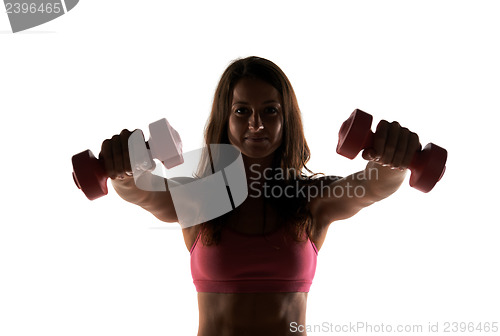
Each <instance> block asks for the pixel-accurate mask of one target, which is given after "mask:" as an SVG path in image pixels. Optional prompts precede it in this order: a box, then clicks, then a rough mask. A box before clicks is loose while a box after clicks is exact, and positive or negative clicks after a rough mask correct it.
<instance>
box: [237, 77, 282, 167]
mask: <svg viewBox="0 0 500 336" xmlns="http://www.w3.org/2000/svg"><path fill="white" fill-rule="evenodd" d="M230 108H231V113H230V116H229V127H228V137H229V141H230V142H231V144H232V145H233V146H235V147H237V148H238V149H239V150H240V151H241V152H242V153H243V154H244V155H246V156H248V157H251V158H254V159H263V158H268V157H270V156H272V155H273V153H274V151H275V150H276V149H277V148H278V147H279V146H280V144H281V139H282V134H283V111H282V101H281V98H280V94H279V92H278V90H276V89H275V88H274V87H273V86H271V85H270V84H268V83H266V82H264V81H262V80H260V79H249V78H243V79H241V80H239V81H238V82H237V83H236V85H235V87H234V90H233V100H232V102H231V106H230Z"/></svg>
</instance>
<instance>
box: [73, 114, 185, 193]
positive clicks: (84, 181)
mask: <svg viewBox="0 0 500 336" xmlns="http://www.w3.org/2000/svg"><path fill="white" fill-rule="evenodd" d="M149 132H150V138H149V141H148V142H147V143H146V145H145V146H146V147H147V148H148V149H150V150H149V151H148V150H146V155H147V156H148V158H147V159H146V161H149V162H144V164H143V165H144V166H147V165H149V168H153V167H154V161H153V158H156V159H158V160H160V161H162V162H163V164H164V166H165V167H167V168H172V167H174V166H177V165H179V164H181V163H183V162H184V159H183V157H182V142H181V139H180V137H179V134H178V133H177V131H176V130H175V129H174V128H173V127H172V126H170V124H169V123H168V121H167V119H165V118H164V119H160V120H158V121H156V122H154V123H151V124H150V125H149ZM129 150H130V148H129ZM143 156H144V155H143ZM71 161H72V163H73V180H74V181H75V184H76V186H77V187H78V188H79V189H81V190H82V191H83V193H84V194H85V196H87V198H88V199H89V200H94V199H96V198H99V197H102V196H104V195H107V194H108V187H107V180H108V175H107V174H106V171H105V169H104V166H103V164H102V163H101V161H100V160H99V159H97V158H96V157H95V156H94V155H93V154H92V152H91V151H90V150H88V149H87V150H85V151H83V152H81V153H78V154H76V155H73V157H72V158H71ZM143 168H144V169H147V167H143Z"/></svg>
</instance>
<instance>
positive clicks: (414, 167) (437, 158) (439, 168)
mask: <svg viewBox="0 0 500 336" xmlns="http://www.w3.org/2000/svg"><path fill="white" fill-rule="evenodd" d="M447 157H448V152H447V151H446V149H444V148H442V147H439V146H438V145H435V144H433V143H428V144H427V145H426V146H425V147H424V149H423V150H422V151H421V152H420V153H416V154H415V156H414V157H413V159H412V162H411V163H410V166H409V168H410V169H411V176H410V186H411V187H413V188H415V189H418V190H420V191H422V192H425V193H427V192H429V191H431V190H432V188H434V186H435V185H436V183H437V182H438V181H439V180H440V179H441V177H443V174H444V172H445V170H446V159H447Z"/></svg>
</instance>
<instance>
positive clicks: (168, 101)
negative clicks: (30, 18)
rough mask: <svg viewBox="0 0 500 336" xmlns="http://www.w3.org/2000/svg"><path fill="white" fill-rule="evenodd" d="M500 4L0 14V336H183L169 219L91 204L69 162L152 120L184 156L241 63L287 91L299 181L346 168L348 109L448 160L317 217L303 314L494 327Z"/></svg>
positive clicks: (137, 6)
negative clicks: (413, 180)
mask: <svg viewBox="0 0 500 336" xmlns="http://www.w3.org/2000/svg"><path fill="white" fill-rule="evenodd" d="M499 7H500V6H499V5H497V4H496V2H495V1H418V2H417V1H413V2H409V1H349V2H347V1H342V2H340V1H310V2H305V1H252V2H249V1H224V2H222V1H184V2H182V1H163V2H159V1H141V2H137V1H123V0H122V1H118V0H107V1H87V0H82V1H81V2H80V3H79V4H78V5H77V6H76V7H75V8H74V9H73V10H72V11H70V12H69V13H68V14H66V15H64V16H62V17H60V18H59V19H56V20H54V21H52V22H49V23H47V24H44V25H42V26H39V27H35V28H33V29H31V30H28V31H26V32H22V33H17V34H12V32H11V31H10V26H9V21H8V18H7V15H6V14H4V13H3V12H2V13H3V14H2V13H0V111H1V116H2V118H1V125H2V127H1V128H2V130H1V132H0V137H1V139H0V140H1V144H2V153H1V165H0V169H1V171H0V172H1V202H0V206H1V212H0V221H1V224H0V335H5V336H14V335H52V336H55V335H72V336H76V335H96V336H97V335H149V336H153V335H171V334H173V335H195V334H196V331H197V328H198V306H197V296H196V291H195V287H194V285H193V283H192V278H191V274H190V268H189V252H188V251H187V249H186V246H185V245H184V241H183V239H182V234H181V230H180V228H179V227H178V224H174V223H170V224H168V223H162V222H159V221H158V220H157V219H156V218H154V217H153V216H152V215H151V214H149V213H147V212H145V211H144V210H142V209H140V208H139V207H136V206H134V205H132V204H128V203H126V202H124V201H122V200H121V199H120V198H119V197H118V196H117V195H116V193H115V192H114V191H113V190H110V193H109V195H108V196H106V197H104V198H101V199H98V200H96V201H93V202H90V201H88V200H87V199H86V198H85V196H84V195H83V193H82V192H81V191H79V190H78V189H77V188H76V187H75V185H74V183H73V180H72V177H71V171H72V167H71V160H70V159H71V156H72V155H73V154H76V153H78V152H80V151H82V150H84V149H87V148H90V149H92V150H93V151H94V153H95V154H98V153H99V150H100V144H101V142H102V141H103V140H104V139H105V138H108V137H111V136H112V135H113V134H116V133H119V132H120V131H121V130H122V129H123V128H129V129H131V130H132V129H135V128H143V129H146V128H147V125H148V124H149V123H150V122H152V121H155V120H157V119H160V118H162V117H166V118H168V120H169V121H170V123H171V124H172V125H173V126H174V127H175V128H176V129H177V130H178V131H179V133H180V135H181V137H182V140H183V144H184V150H185V151H189V150H193V149H197V148H199V146H200V144H201V142H202V134H203V128H204V125H205V122H206V120H207V117H208V115H209V111H210V108H211V103H212V99H213V93H214V91H215V87H216V85H217V82H218V80H219V78H220V76H221V74H222V72H223V71H224V69H225V68H226V67H227V65H228V64H229V63H230V62H231V61H232V60H233V59H235V58H238V57H244V56H250V55H257V56H261V57H265V58H268V59H270V60H272V61H273V62H275V63H276V64H278V65H279V66H280V67H281V68H282V69H283V71H285V73H286V74H287V76H288V77H289V79H290V80H291V82H292V84H293V85H294V89H295V91H296V94H297V97H298V101H299V105H300V108H301V111H302V116H303V120H304V125H305V126H304V127H305V133H306V138H307V141H308V144H309V146H310V148H311V151H312V158H311V160H310V162H309V165H308V166H309V168H311V169H312V170H313V171H315V172H318V171H321V172H324V173H326V174H330V175H343V176H345V175H347V174H350V173H352V172H355V171H358V170H361V169H363V167H364V165H365V162H364V161H363V160H362V159H361V158H357V159H355V160H353V161H350V160H348V159H346V158H343V157H341V156H339V155H337V154H336V153H335V146H336V143H337V132H338V129H339V127H340V125H341V123H342V122H343V121H344V120H345V119H346V118H347V117H348V116H349V114H350V113H351V112H352V111H353V110H354V109H355V108H361V109H363V110H365V111H367V112H368V113H371V114H372V115H374V117H375V120H374V122H378V121H379V120H380V119H387V120H389V121H392V120H397V121H399V122H400V123H401V124H402V125H403V126H406V127H408V128H410V129H411V130H413V131H415V132H417V133H418V134H419V136H420V139H421V141H422V144H423V145H425V144H426V143H428V142H433V143H436V144H438V145H440V146H442V147H445V148H446V149H447V150H448V152H449V159H448V164H447V171H446V174H445V175H444V177H443V179H442V180H441V181H440V182H439V183H438V185H437V186H436V187H435V189H434V190H433V191H432V192H430V193H428V194H423V193H421V192H419V191H417V190H415V189H413V188H410V187H409V186H408V184H407V183H406V182H405V184H404V185H403V187H402V188H401V189H400V190H399V191H398V192H397V193H396V194H395V195H393V196H392V197H390V198H389V199H387V200H384V201H383V202H380V203H379V204H375V205H373V206H372V207H370V208H367V209H365V210H363V211H362V212H360V213H359V214H358V215H356V216H355V217H353V218H351V219H349V220H345V221H341V222H337V223H333V224H332V225H331V226H330V229H329V233H328V237H327V239H326V241H325V244H324V245H323V248H322V249H321V251H320V254H319V257H318V268H317V272H316V277H315V279H314V283H313V285H312V287H311V291H310V293H309V296H308V310H307V323H308V324H321V323H323V322H328V323H330V322H331V323H334V324H341V323H356V322H368V323H372V324H373V325H380V324H382V323H384V324H385V325H388V324H391V325H394V326H395V325H397V324H406V323H409V324H422V325H423V326H424V330H425V329H426V328H427V325H428V323H429V322H433V323H436V322H439V326H440V328H441V330H442V328H443V326H444V325H443V324H444V323H445V322H453V321H457V322H469V321H475V322H494V321H498V322H500V314H499V313H500V304H499V302H500V291H499V286H498V284H499V283H500V275H499V267H498V265H499V263H498V256H499V255H500V244H499V233H500V231H499V228H498V224H499V221H498V214H497V211H496V210H497V207H498V205H497V200H498V195H497V193H498V187H499V183H498V175H497V174H498V172H497V169H498V159H497V154H496V149H497V144H498V136H497V135H496V134H495V133H494V132H495V131H496V130H497V129H498V126H497V121H498V114H499V112H500V102H499V92H500V83H499V78H500V65H499V64H500V62H499V61H498V60H499V59H500V51H499V44H498V41H499V36H498V35H499V33H500V20H499V19H498V18H499V13H500V8H499ZM2 11H3V9H2ZM408 176H409V175H408ZM110 187H111V185H110ZM309 334H310V335H326V334H331V333H326V332H317V333H313V332H311V333H309ZM408 334H409V333H408ZM477 334H478V333H477ZM490 334H491V333H490Z"/></svg>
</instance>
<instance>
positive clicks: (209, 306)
mask: <svg viewBox="0 0 500 336" xmlns="http://www.w3.org/2000/svg"><path fill="white" fill-rule="evenodd" d="M306 303H307V293H304V292H296V293H201V292H200V293H198V308H199V314H200V316H199V329H198V336H244V335H259V336H267V335H269V336H271V335H272V336H281V335H300V336H304V335H306V333H305V332H304V333H299V332H296V331H295V329H292V328H291V325H292V323H293V322H295V324H294V325H305V319H306ZM292 330H293V331H295V332H292Z"/></svg>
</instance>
